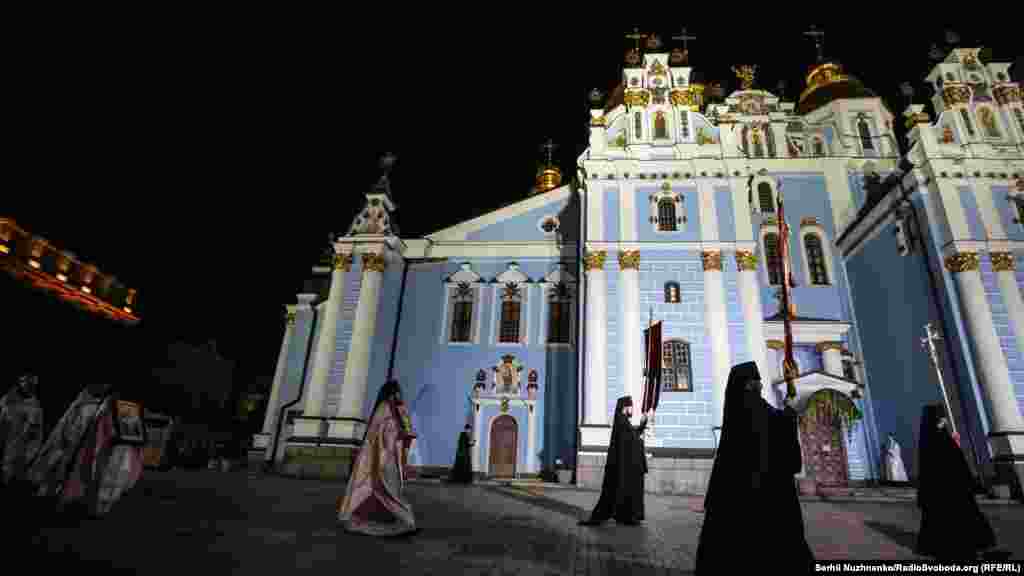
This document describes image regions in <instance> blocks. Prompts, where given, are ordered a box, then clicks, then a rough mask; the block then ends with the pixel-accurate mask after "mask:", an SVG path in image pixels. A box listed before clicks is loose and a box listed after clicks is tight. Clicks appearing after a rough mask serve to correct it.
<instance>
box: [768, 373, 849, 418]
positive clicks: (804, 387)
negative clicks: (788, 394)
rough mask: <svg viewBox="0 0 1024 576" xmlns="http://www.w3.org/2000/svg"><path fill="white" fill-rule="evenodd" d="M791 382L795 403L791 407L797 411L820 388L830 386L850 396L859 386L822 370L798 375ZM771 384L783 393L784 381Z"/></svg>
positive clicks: (801, 408) (805, 404) (784, 388)
mask: <svg viewBox="0 0 1024 576" xmlns="http://www.w3.org/2000/svg"><path fill="white" fill-rule="evenodd" d="M793 384H794V385H795V386H794V387H795V388H796V404H795V405H794V407H793V409H794V410H796V411H797V412H802V411H803V410H804V408H806V407H807V401H808V400H810V399H811V396H813V395H814V393H815V392H818V391H820V390H825V389H828V388H831V389H833V390H836V391H838V392H841V393H842V394H845V395H846V396H850V395H851V394H852V393H853V391H854V390H857V389H858V388H859V387H860V386H858V385H857V384H856V383H854V382H850V381H849V380H846V379H844V378H839V377H837V376H833V375H831V374H826V373H824V372H810V373H807V374H803V375H801V376H798V377H797V379H796V380H795V381H794V382H793ZM772 386H774V387H775V388H776V390H778V391H780V392H783V393H785V390H786V381H785V380H779V381H778V382H774V383H773V384H772Z"/></svg>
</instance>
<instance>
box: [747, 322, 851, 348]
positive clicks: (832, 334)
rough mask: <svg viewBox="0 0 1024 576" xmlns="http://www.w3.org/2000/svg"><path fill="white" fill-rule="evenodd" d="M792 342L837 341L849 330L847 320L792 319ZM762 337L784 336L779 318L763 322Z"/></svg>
mask: <svg viewBox="0 0 1024 576" xmlns="http://www.w3.org/2000/svg"><path fill="white" fill-rule="evenodd" d="M792 326H793V342H794V343H796V344H818V343H819V342H838V341H840V340H842V339H843V336H845V335H846V333H847V332H849V331H850V323H849V322H840V321H836V322H801V321H799V320H794V321H793V322H792ZM764 337H765V339H767V340H783V339H784V338H785V337H786V332H785V328H784V327H783V325H782V321H781V320H767V321H765V323H764Z"/></svg>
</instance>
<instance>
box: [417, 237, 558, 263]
mask: <svg viewBox="0 0 1024 576" xmlns="http://www.w3.org/2000/svg"><path fill="white" fill-rule="evenodd" d="M422 246H423V252H422V253H415V254H414V253H412V252H407V253H406V256H407V257H410V258H504V257H518V258H563V259H575V258H576V256H577V254H576V243H575V242H569V243H561V244H559V243H557V242H547V241H533V242H477V241H472V240H464V241H444V242H430V241H427V242H426V243H425V245H422Z"/></svg>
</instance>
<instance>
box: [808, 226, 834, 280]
mask: <svg viewBox="0 0 1024 576" xmlns="http://www.w3.org/2000/svg"><path fill="white" fill-rule="evenodd" d="M804 250H805V251H806V254H807V271H808V273H809V274H810V276H811V284H812V285H814V286H827V285H828V283H829V282H828V270H827V268H825V254H824V253H823V252H822V249H821V237H820V236H818V234H817V233H814V232H812V233H809V234H805V235H804Z"/></svg>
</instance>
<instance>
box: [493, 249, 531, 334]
mask: <svg viewBox="0 0 1024 576" xmlns="http://www.w3.org/2000/svg"><path fill="white" fill-rule="evenodd" d="M529 281H530V279H529V278H528V277H527V276H526V275H525V274H523V273H522V272H520V271H519V265H518V264H516V263H515V262H513V263H511V264H509V265H508V269H507V270H505V271H504V272H502V273H501V274H500V275H498V277H497V278H495V282H494V302H495V306H494V309H495V321H494V323H493V326H494V342H495V343H496V344H506V345H507V344H526V342H527V334H528V330H527V319H528V317H529V314H528V313H527V301H528V296H529V288H530V284H529Z"/></svg>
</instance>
